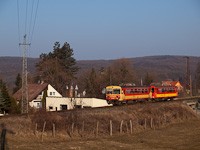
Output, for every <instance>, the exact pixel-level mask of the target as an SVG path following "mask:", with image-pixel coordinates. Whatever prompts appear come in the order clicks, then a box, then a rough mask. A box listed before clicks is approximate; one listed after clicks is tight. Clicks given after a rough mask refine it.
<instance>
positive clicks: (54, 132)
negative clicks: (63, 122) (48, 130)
mask: <svg viewBox="0 0 200 150" xmlns="http://www.w3.org/2000/svg"><path fill="white" fill-rule="evenodd" d="M55 135H56V128H55V124H54V123H53V137H55Z"/></svg>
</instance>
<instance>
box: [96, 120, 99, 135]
mask: <svg viewBox="0 0 200 150" xmlns="http://www.w3.org/2000/svg"><path fill="white" fill-rule="evenodd" d="M98 134H99V121H97V127H96V136H98Z"/></svg>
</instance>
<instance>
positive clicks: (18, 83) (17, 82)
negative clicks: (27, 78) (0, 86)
mask: <svg viewBox="0 0 200 150" xmlns="http://www.w3.org/2000/svg"><path fill="white" fill-rule="evenodd" d="M21 86H22V78H21V75H20V74H19V73H18V74H17V77H16V80H15V88H13V93H15V92H17V91H18V90H19V89H20V88H21Z"/></svg>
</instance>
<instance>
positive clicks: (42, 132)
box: [42, 121, 46, 142]
mask: <svg viewBox="0 0 200 150" xmlns="http://www.w3.org/2000/svg"><path fill="white" fill-rule="evenodd" d="M45 126H46V121H45V122H44V124H43V129H42V142H43V134H44V131H45Z"/></svg>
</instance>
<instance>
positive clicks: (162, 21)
mask: <svg viewBox="0 0 200 150" xmlns="http://www.w3.org/2000/svg"><path fill="white" fill-rule="evenodd" d="M37 1H38V0H34V1H33V0H28V3H27V1H26V0H0V56H22V48H23V47H22V46H21V47H19V43H22V42H23V35H25V34H27V40H28V41H27V42H29V40H30V38H31V33H32V32H31V31H32V29H33V26H34V23H35V26H34V30H33V37H32V40H31V41H30V42H31V47H30V48H29V50H28V57H35V58H38V57H39V55H40V54H41V53H49V52H51V51H52V50H53V46H54V43H55V42H56V41H58V42H60V44H61V45H63V43H64V42H68V43H69V44H70V46H71V47H72V48H73V50H74V57H75V58H76V59H77V60H94V59H95V60H96V59H117V58H131V57H141V56H152V55H188V56H200V0H39V4H38V9H36V8H37ZM26 6H28V7H27V8H28V9H27V11H26ZM17 8H19V9H17ZM18 10H19V11H18ZM36 10H38V11H37V15H36V17H35V14H36ZM26 12H27V13H26ZM26 14H27V15H26ZM31 14H32V15H31ZM26 16H27V17H26ZM31 16H32V17H31ZM35 18H36V22H35V21H34V19H35ZM18 25H19V26H18Z"/></svg>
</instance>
